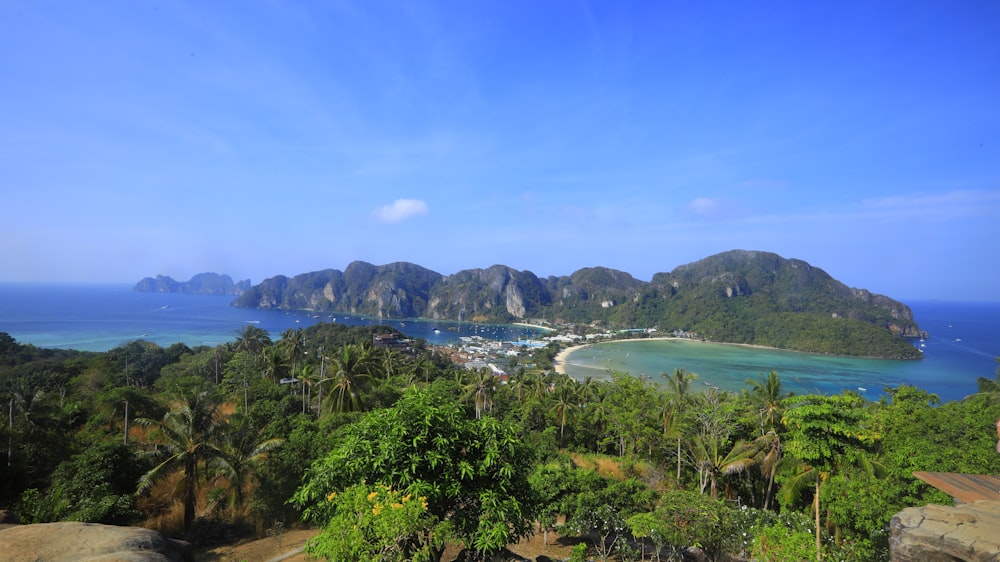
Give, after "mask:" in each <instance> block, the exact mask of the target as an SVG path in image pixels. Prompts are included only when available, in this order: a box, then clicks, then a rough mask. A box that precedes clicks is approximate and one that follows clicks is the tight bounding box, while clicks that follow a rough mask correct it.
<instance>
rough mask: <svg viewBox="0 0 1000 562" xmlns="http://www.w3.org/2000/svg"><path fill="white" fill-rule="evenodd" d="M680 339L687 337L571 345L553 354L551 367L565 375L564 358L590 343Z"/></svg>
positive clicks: (596, 343) (634, 339)
mask: <svg viewBox="0 0 1000 562" xmlns="http://www.w3.org/2000/svg"><path fill="white" fill-rule="evenodd" d="M682 339H683V340H686V339H688V338H675V337H673V336H659V337H655V338H626V339H621V340H614V339H612V340H604V341H599V342H595V343H585V344H581V345H571V346H569V347H567V348H566V349H564V350H562V351H560V352H559V354H558V355H556V356H555V358H554V359H553V360H552V368H553V369H555V370H556V372H557V373H559V374H560V375H565V374H566V360H567V359H569V356H570V354H571V353H573V352H574V351H577V350H580V349H583V348H585V347H590V346H592V345H598V344H602V343H621V342H629V341H657V340H682ZM689 341H695V340H689Z"/></svg>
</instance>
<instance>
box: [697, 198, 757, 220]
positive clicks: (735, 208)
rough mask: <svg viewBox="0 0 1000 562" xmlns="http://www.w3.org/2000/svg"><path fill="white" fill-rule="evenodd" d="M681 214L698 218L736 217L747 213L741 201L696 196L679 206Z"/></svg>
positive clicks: (718, 218) (720, 218)
mask: <svg viewBox="0 0 1000 562" xmlns="http://www.w3.org/2000/svg"><path fill="white" fill-rule="evenodd" d="M681 211H682V212H683V214H685V215H688V216H690V217H692V218H694V219H698V220H727V219H738V218H742V217H745V216H746V215H747V211H746V209H744V205H743V203H742V202H741V201H737V200H729V199H719V198H712V197H697V198H695V199H692V200H691V201H690V202H688V203H687V204H686V205H684V206H683V207H681Z"/></svg>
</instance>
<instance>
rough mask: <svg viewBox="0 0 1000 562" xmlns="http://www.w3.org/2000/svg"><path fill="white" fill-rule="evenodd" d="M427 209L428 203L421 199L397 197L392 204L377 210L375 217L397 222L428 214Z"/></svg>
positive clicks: (383, 220) (384, 220) (387, 221)
mask: <svg viewBox="0 0 1000 562" xmlns="http://www.w3.org/2000/svg"><path fill="white" fill-rule="evenodd" d="M427 210H428V208H427V203H425V202H423V201H421V200H420V199H396V200H395V201H393V202H392V204H391V205H386V206H385V207H382V208H381V209H378V210H376V211H375V217H376V218H378V220H380V221H382V222H385V223H396V222H400V221H404V220H406V219H408V218H411V217H415V216H417V215H426V214H427Z"/></svg>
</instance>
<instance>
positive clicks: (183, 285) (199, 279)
mask: <svg viewBox="0 0 1000 562" xmlns="http://www.w3.org/2000/svg"><path fill="white" fill-rule="evenodd" d="M250 286H251V285H250V280H249V279H245V280H243V281H239V282H233V278H232V277H230V276H228V275H219V274H218V273H199V274H197V275H195V276H194V277H192V278H191V279H190V280H189V281H175V280H173V279H172V278H170V277H169V276H166V275H157V276H156V277H155V278H153V277H146V278H145V279H143V280H141V281H139V282H138V283H136V285H135V287H133V290H135V291H140V292H144V293H192V294H199V295H233V296H239V295H242V294H243V293H244V292H246V290H247V289H249V288H250Z"/></svg>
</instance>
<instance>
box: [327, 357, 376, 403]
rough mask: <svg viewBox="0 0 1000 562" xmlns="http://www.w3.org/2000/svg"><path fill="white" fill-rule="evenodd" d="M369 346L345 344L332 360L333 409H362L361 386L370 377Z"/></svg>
mask: <svg viewBox="0 0 1000 562" xmlns="http://www.w3.org/2000/svg"><path fill="white" fill-rule="evenodd" d="M368 352H369V348H367V347H365V346H362V345H353V344H349V345H345V346H344V347H342V348H341V350H340V355H339V356H337V357H334V358H333V359H332V360H331V362H330V370H331V373H330V379H332V380H333V383H334V384H333V389H332V390H331V393H332V394H333V396H334V397H333V409H334V411H336V412H348V411H354V410H359V409H361V404H360V400H359V399H358V392H359V386H360V385H361V384H362V381H363V380H364V379H365V378H368V377H370V371H369V365H368V361H369V357H370V355H369V353H368Z"/></svg>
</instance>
